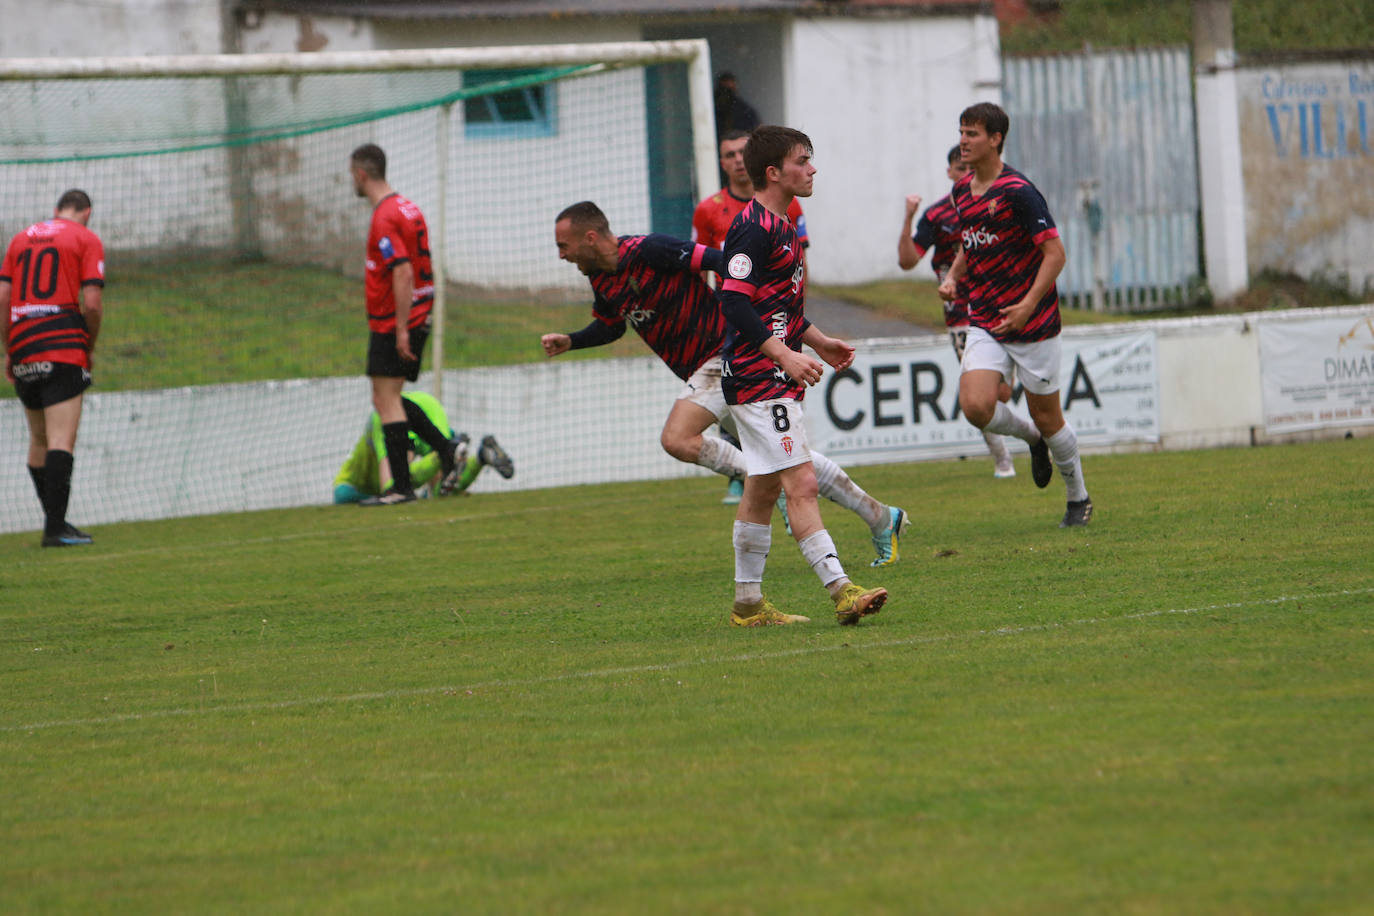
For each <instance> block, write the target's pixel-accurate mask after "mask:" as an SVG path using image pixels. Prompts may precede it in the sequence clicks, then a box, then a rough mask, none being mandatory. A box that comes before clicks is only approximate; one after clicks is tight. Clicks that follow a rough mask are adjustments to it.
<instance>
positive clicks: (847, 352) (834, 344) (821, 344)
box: [802, 324, 854, 372]
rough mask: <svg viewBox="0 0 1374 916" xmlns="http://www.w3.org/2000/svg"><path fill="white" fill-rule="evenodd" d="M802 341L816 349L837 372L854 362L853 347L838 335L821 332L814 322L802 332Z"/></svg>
mask: <svg viewBox="0 0 1374 916" xmlns="http://www.w3.org/2000/svg"><path fill="white" fill-rule="evenodd" d="M802 343H804V344H806V345H807V346H808V347H810V348H811V349H813V350H815V351H816V355H818V356H819V357H820V358H821V359H823V360H825V361H826V362H827V363H829V364H830V366H831V367H832V368H833V369H835V371H837V372H841V371H843V370H845V369H848V368H849V367H850V365H851V364H853V362H854V347H853V346H851V345H850V344H848V343H845V342H844V341H843V340H840V339H839V338H838V337H831V336H830V335H829V334H825V333H823V332H822V331H821V330H820V328H818V327H816V326H815V325H814V324H813V325H811V326H809V327H808V328H807V329H806V330H805V331H804V332H803V333H802Z"/></svg>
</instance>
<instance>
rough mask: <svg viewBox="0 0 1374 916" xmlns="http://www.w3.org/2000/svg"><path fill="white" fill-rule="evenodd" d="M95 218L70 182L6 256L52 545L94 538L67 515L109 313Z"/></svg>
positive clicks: (11, 358)
mask: <svg viewBox="0 0 1374 916" xmlns="http://www.w3.org/2000/svg"><path fill="white" fill-rule="evenodd" d="M90 219H91V199H90V197H89V196H88V195H87V194H86V192H84V191H78V190H75V189H73V190H70V191H67V192H66V193H65V194H63V195H62V197H61V198H59V199H58V201H57V208H56V210H55V212H54V215H53V218H52V219H50V220H44V221H43V222H41V223H34V224H33V225H32V226H30V227H28V228H27V229H25V230H24V231H23V232H20V233H19V234H18V235H16V236H15V237H14V238H13V240H11V241H10V244H9V248H8V249H7V250H6V251H5V260H4V263H3V265H0V312H2V313H3V314H4V319H3V320H4V331H5V342H6V348H5V376H6V377H7V378H9V379H10V381H12V382H13V383H14V390H15V393H16V394H17V395H18V396H19V400H20V402H21V403H22V404H23V405H24V416H25V419H27V420H28V424H29V452H28V467H29V476H30V477H32V478H33V485H34V489H35V490H36V491H37V492H38V499H39V502H41V503H42V504H43V515H44V522H43V540H42V544H43V546H44V547H74V546H77V545H80V544H89V543H91V536H90V535H88V534H86V533H85V532H84V531H81V530H80V529H78V528H75V527H73V526H72V525H70V524H68V523H67V503H68V501H69V499H70V496H71V484H72V464H73V458H72V451H73V449H74V448H75V447H76V431H77V428H78V427H79V426H80V425H81V404H82V399H83V394H84V392H85V391H86V389H87V388H89V387H90V385H91V353H92V352H93V351H94V350H95V340H96V337H97V336H98V335H99V334H100V321H101V317H102V315H103V302H102V298H101V294H102V291H103V288H104V286H105V248H104V246H103V245H102V244H101V242H100V237H99V236H97V235H96V234H95V233H94V232H92V231H91V230H90V229H88V228H86V226H87V223H89V222H90Z"/></svg>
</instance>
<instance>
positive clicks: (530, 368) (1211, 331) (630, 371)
mask: <svg viewBox="0 0 1374 916" xmlns="http://www.w3.org/2000/svg"><path fill="white" fill-rule="evenodd" d="M1333 318H1334V319H1338V321H1336V322H1335V323H1336V325H1338V326H1339V327H1340V328H1342V329H1347V328H1353V329H1354V330H1353V331H1351V332H1350V333H1349V334H1347V335H1345V336H1346V337H1347V338H1353V339H1354V343H1355V344H1356V345H1357V346H1358V348H1359V352H1360V353H1363V352H1366V351H1367V350H1369V349H1371V348H1374V336H1372V335H1374V305H1368V306H1357V307H1345V308H1340V309H1321V310H1306V311H1297V312H1282V313H1272V312H1271V313H1253V314H1245V315H1230V316H1224V317H1216V318H1204V319H1181V320H1169V321H1146V322H1132V323H1122V324H1113V325H1107V326H1103V325H1094V326H1080V327H1076V328H1070V329H1068V330H1066V331H1065V332H1064V336H1065V346H1066V350H1067V349H1068V348H1069V345H1070V343H1071V342H1073V341H1076V340H1080V339H1086V338H1091V337H1094V336H1101V335H1103V334H1104V333H1108V334H1112V335H1116V336H1128V337H1129V336H1131V335H1141V334H1145V335H1147V336H1150V337H1152V338H1153V339H1152V343H1151V347H1150V349H1149V351H1148V352H1149V353H1150V354H1151V356H1150V357H1149V358H1150V359H1151V360H1153V361H1155V362H1156V363H1157V365H1156V366H1155V367H1153V368H1154V378H1153V379H1141V380H1142V381H1145V382H1146V383H1147V385H1146V388H1144V389H1142V390H1149V389H1153V390H1155V391H1157V392H1158V398H1157V407H1152V408H1150V410H1149V411H1147V412H1153V411H1155V410H1157V415H1158V423H1157V425H1155V424H1152V425H1153V426H1154V429H1155V431H1152V432H1150V434H1149V436H1148V437H1147V438H1148V439H1149V440H1153V441H1142V437H1139V436H1135V435H1133V434H1132V433H1131V432H1130V431H1129V430H1125V431H1122V432H1118V433H1116V434H1110V431H1105V430H1104V431H1103V432H1107V433H1108V435H1107V436H1106V437H1105V438H1104V437H1102V436H1099V437H1098V438H1097V439H1096V441H1099V442H1104V441H1108V440H1111V439H1114V440H1115V442H1114V443H1109V444H1106V445H1099V446H1096V447H1095V448H1089V449H1088V451H1094V450H1095V451H1103V450H1113V451H1142V450H1144V451H1148V450H1158V449H1184V448H1212V447H1219V446H1242V445H1250V444H1254V443H1263V442H1271V441H1284V440H1290V439H1312V438H1320V437H1335V436H1341V435H1345V434H1346V433H1347V432H1349V433H1353V434H1355V435H1367V434H1370V433H1374V409H1366V410H1365V411H1364V416H1365V417H1366V419H1364V420H1362V421H1360V422H1350V423H1344V422H1330V423H1326V424H1324V425H1323V427H1322V428H1320V429H1312V430H1306V431H1302V432H1298V433H1291V434H1284V435H1271V434H1269V433H1267V432H1266V430H1265V428H1264V410H1263V407H1264V405H1263V403H1262V396H1261V387H1262V375H1263V373H1264V370H1265V369H1266V367H1265V366H1263V365H1262V364H1261V356H1260V355H1261V347H1260V344H1259V340H1258V338H1259V336H1260V335H1259V333H1258V328H1259V327H1260V325H1261V324H1264V323H1270V324H1274V323H1277V324H1280V325H1282V326H1283V327H1284V328H1285V329H1288V330H1291V329H1293V328H1295V327H1297V326H1300V325H1304V324H1316V325H1321V324H1330V323H1332V319H1333ZM1333 343H1334V345H1336V346H1338V347H1339V346H1340V343H1339V342H1333ZM857 344H858V346H859V349H860V352H861V353H862V354H864V355H865V357H868V356H870V355H871V354H873V353H874V352H875V351H882V352H884V353H885V354H887V355H886V356H885V357H884V358H885V359H888V360H889V361H891V362H893V363H894V364H899V363H906V362H909V359H908V358H907V356H906V354H907V353H908V352H910V351H921V352H929V351H931V350H932V349H933V350H934V351H936V352H938V354H939V355H940V357H941V358H943V357H945V356H946V355H947V354H948V353H949V349H950V348H949V345H948V341H947V340H946V339H945V338H944V337H943V335H938V336H936V335H932V336H929V337H922V338H904V339H884V340H879V341H859V342H857ZM1352 352H1353V351H1352ZM1359 365H1360V366H1363V367H1364V368H1363V369H1359V370H1358V371H1359V372H1360V373H1362V374H1360V375H1359V376H1358V377H1356V379H1355V381H1356V382H1358V383H1359V384H1361V385H1363V386H1364V387H1363V391H1364V392H1365V393H1364V394H1363V395H1362V397H1363V398H1364V403H1366V405H1370V404H1374V363H1371V362H1370V360H1369V359H1368V358H1367V357H1366V358H1365V359H1364V362H1362V363H1359ZM1150 368H1151V367H1149V366H1148V365H1143V364H1141V363H1140V362H1139V361H1138V360H1137V365H1136V369H1137V370H1139V369H1146V370H1148V369H1150ZM1270 368H1272V367H1270ZM1067 369H1068V367H1067V366H1066V372H1065V376H1064V377H1065V378H1066V379H1067V378H1068V377H1069V372H1068V371H1067ZM950 373H955V374H957V370H954V369H953V368H952V367H951V369H950ZM947 376H948V377H949V378H950V379H952V378H953V377H954V374H947ZM834 383H835V382H834V378H833V376H832V379H831V380H830V381H829V382H828V384H834ZM887 384H888V387H889V388H890V391H891V394H890V398H891V401H890V405H891V406H890V407H887V406H885V407H883V408H882V409H883V410H884V411H887V412H889V415H890V417H891V418H893V419H894V420H895V419H896V418H898V417H900V418H901V419H900V421H899V422H896V423H885V424H883V426H882V429H881V431H880V432H881V437H885V438H886V439H887V440H888V442H890V441H893V440H904V441H906V442H908V443H913V442H916V441H917V440H918V439H919V438H920V436H921V432H922V430H925V431H927V432H928V431H929V430H931V429H938V430H940V431H942V441H940V442H937V443H934V444H931V443H927V444H926V445H912V446H910V447H902V448H897V449H894V448H892V447H891V446H890V444H888V443H885V442H884V441H880V437H879V436H877V435H873V436H870V437H869V439H868V442H867V444H866V445H865V444H864V443H858V444H857V447H851V448H848V449H847V450H844V451H843V462H844V464H846V465H855V466H858V465H865V464H877V463H883V462H890V461H909V460H916V459H921V458H942V457H949V456H950V455H952V454H967V455H969V456H973V457H978V458H985V457H986V450H985V448H984V446H983V443H982V440H981V438H979V437H978V436H977V434H976V433H974V432H973V430H972V428H971V427H968V426H967V424H965V423H963V422H962V421H958V420H954V419H953V418H952V417H951V416H946V417H944V418H942V419H940V420H938V421H937V419H936V418H934V417H932V416H931V415H930V414H931V411H929V410H927V411H926V412H925V414H923V415H920V416H912V414H911V412H910V410H904V409H902V404H901V395H900V394H899V392H900V390H901V388H902V387H903V386H902V384H901V383H900V382H899V381H897V376H896V375H893V376H890V377H889V379H888V383H887ZM417 387H419V388H422V389H424V390H431V391H432V390H433V384H432V379H431V378H430V377H429V376H428V375H425V376H422V377H421V379H420V383H419V385H418V386H417ZM844 387H845V389H846V390H847V391H848V390H852V389H853V388H854V387H855V386H854V385H853V384H849V383H846V384H844ZM1063 388H1064V390H1065V391H1066V392H1069V391H1071V389H1070V387H1069V384H1067V383H1066V384H1064V385H1063ZM680 389H681V382H679V381H678V380H677V378H676V377H674V376H673V374H672V373H670V372H669V371H668V370H667V369H666V368H665V367H664V366H663V364H662V363H661V362H660V361H659V360H658V359H657V358H656V357H651V356H646V357H643V358H636V359H613V360H576V361H560V360H555V361H551V362H544V363H538V364H531V365H521V366H505V367H500V368H491V369H473V370H462V371H454V370H450V371H448V372H446V373H445V375H444V384H443V392H444V395H443V402H444V406H445V408H446V409H447V412H448V415H449V417H450V420H451V421H452V423H453V426H454V428H455V429H457V430H462V431H466V432H468V433H469V434H470V435H471V436H472V438H473V439H474V441H475V440H477V439H478V438H480V437H481V436H482V435H485V434H487V433H491V434H494V435H495V436H496V437H497V438H498V439H499V440H500V441H501V443H502V445H504V446H505V447H506V449H507V450H508V451H509V452H510V454H511V455H512V456H513V458H514V461H515V466H516V474H515V477H514V478H513V479H511V480H502V479H501V478H500V477H498V476H496V475H494V474H483V475H482V477H481V478H479V479H478V481H477V483H476V484H475V485H474V487H473V488H472V492H473V493H474V494H480V493H484V492H500V491H506V490H514V489H539V488H546V487H558V486H570V485H577V484H584V483H607V482H614V481H624V480H657V479H673V478H680V477H684V476H700V475H705V474H707V473H708V472H706V471H705V470H703V469H701V468H698V467H695V466H689V465H685V464H682V463H680V462H677V461H674V460H673V459H672V458H669V457H668V456H667V455H666V454H664V453H663V451H662V449H661V448H660V447H659V444H658V430H659V429H660V427H661V426H662V424H663V420H664V418H665V417H666V416H667V414H668V410H669V408H670V407H671V405H672V402H673V399H674V398H675V397H676V396H677V394H678V392H679V390H680ZM626 391H628V392H633V396H620V395H619V394H618V392H626ZM950 391H952V389H950ZM812 392H813V394H812V396H811V397H809V398H808V399H807V401H806V404H807V419H808V426H809V427H810V428H811V432H812V438H813V441H819V437H820V436H823V435H826V434H827V433H826V428H825V423H826V421H825V418H824V404H825V402H826V400H827V393H826V392H825V391H824V386H822V387H821V388H820V389H812ZM948 393H949V392H948V391H947V394H948ZM369 400H370V399H369V395H368V388H367V380H366V379H364V378H361V377H354V378H332V379H298V380H293V381H288V382H264V383H256V384H243V385H213V386H203V387H196V388H178V389H168V390H162V391H146V392H113V393H109V394H102V393H93V394H89V395H87V399H86V405H85V412H84V415H83V417H82V424H81V441H80V443H79V444H78V446H77V450H76V471H75V477H74V481H73V487H72V506H71V517H72V519H73V521H74V522H75V523H76V524H79V525H82V526H85V525H99V524H106V523H110V522H115V521H128V520H140V519H155V518H167V517H174V516H183V515H201V514H208V513H216V512H235V511H247V510H252V509H266V508H273V507H281V506H304V505H315V504H325V503H328V502H329V501H330V498H331V492H332V484H331V482H332V481H333V479H334V475H335V473H336V472H337V470H338V468H339V465H340V464H342V462H343V460H344V458H345V457H346V456H347V455H348V453H349V451H350V450H351V448H352V446H353V443H354V442H356V441H357V437H358V436H359V435H360V434H361V432H362V429H363V424H364V422H365V420H366V418H367V414H368V412H369V409H370V407H369ZM872 407H873V412H874V413H876V412H877V410H878V408H879V405H878V403H877V401H874V402H872ZM908 407H909V405H908ZM1016 409H1019V410H1022V411H1024V407H1023V406H1021V407H1018V408H1016ZM1077 410H1078V405H1077V404H1075V405H1072V406H1071V408H1070V409H1069V415H1070V416H1077V415H1078V414H1077V413H1076V411H1077ZM946 413H950V411H946ZM1089 416H1091V414H1089ZM913 426H920V427H922V430H916V429H912V428H911V427H913ZM1156 431H1157V434H1156ZM956 438H957V439H958V440H959V441H960V442H963V443H965V444H966V446H967V449H966V450H964V451H961V450H960V449H957V448H955V449H951V448H950V447H949V445H950V443H952V442H954V441H955V439H956ZM1089 438H1090V439H1091V436H1090V437H1089ZM25 441H27V433H26V431H25V425H24V414H23V411H22V410H21V409H20V406H19V402H18V401H17V400H15V399H13V398H9V399H5V400H2V401H0V442H7V443H22V442H25ZM282 443H289V444H291V445H292V447H291V448H288V449H287V450H286V451H282V450H281V449H280V445H281V444H282ZM307 443H308V445H309V447H308V448H307V447H305V444H307ZM851 445H853V443H851ZM16 448H17V446H16ZM1018 448H1019V444H1018ZM11 454H12V457H14V456H17V455H18V452H17V451H15V452H12V453H11ZM836 454H840V452H836ZM1089 473H1090V474H1091V471H1090V472H1089ZM0 493H5V494H7V497H6V498H5V499H4V500H0V532H7V531H24V530H31V529H36V528H38V527H40V526H41V522H42V517H41V513H40V511H39V508H38V503H37V500H36V499H35V498H34V497H33V495H32V494H33V488H32V485H31V483H30V482H29V479H28V475H27V473H26V471H25V470H24V466H23V462H22V461H20V460H18V459H17V457H15V458H14V460H6V461H3V462H0Z"/></svg>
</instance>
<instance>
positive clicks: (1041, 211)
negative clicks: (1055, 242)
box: [950, 166, 1059, 343]
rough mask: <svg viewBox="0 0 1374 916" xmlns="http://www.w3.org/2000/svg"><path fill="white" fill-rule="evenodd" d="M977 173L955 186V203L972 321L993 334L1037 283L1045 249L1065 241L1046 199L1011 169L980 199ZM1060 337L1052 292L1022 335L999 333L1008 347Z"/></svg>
mask: <svg viewBox="0 0 1374 916" xmlns="http://www.w3.org/2000/svg"><path fill="white" fill-rule="evenodd" d="M973 178H974V173H973V172H969V173H968V174H967V175H965V176H964V177H963V178H960V179H959V180H958V181H957V182H955V184H954V190H953V191H951V192H950V199H951V200H952V201H953V203H954V209H955V210H956V211H957V212H958V214H959V239H960V242H961V243H962V244H963V246H964V259H965V260H966V261H967V262H968V272H967V273H966V274H965V276H966V277H967V278H968V310H969V321H970V323H972V324H973V325H974V326H976V327H980V328H983V329H984V330H986V331H988V332H989V333H991V332H992V328H993V326H994V325H996V324H998V323H999V321H1000V320H1001V316H1000V314H999V312H1000V310H1001V309H1004V308H1006V307H1007V306H1011V305H1015V304H1016V303H1018V302H1020V301H1021V299H1022V297H1024V296H1025V295H1026V293H1027V292H1028V291H1029V290H1030V288H1031V286H1032V285H1033V284H1034V283H1035V274H1036V271H1038V270H1039V269H1040V263H1041V261H1043V260H1044V256H1043V255H1042V254H1041V253H1040V248H1039V245H1040V244H1041V243H1042V242H1044V241H1045V240H1046V239H1053V238H1058V237H1059V230H1058V229H1057V228H1055V225H1054V218H1053V217H1052V216H1050V208H1049V207H1048V206H1046V204H1045V198H1044V197H1042V196H1040V192H1039V191H1038V190H1036V187H1035V185H1033V184H1031V183H1030V179H1028V178H1026V176H1025V175H1022V174H1021V173H1020V172H1018V171H1016V169H1014V168H1012V167H1011V166H1003V167H1002V174H1001V175H998V176H997V179H996V180H995V181H993V183H992V185H991V186H990V187H988V189H987V190H986V191H984V192H983V194H982V195H981V196H979V197H975V196H974V195H973ZM1058 333H1059V293H1058V291H1057V290H1056V289H1055V288H1054V287H1053V286H1051V287H1050V291H1049V292H1047V293H1045V297H1044V298H1043V299H1041V300H1040V302H1039V303H1038V304H1037V305H1036V307H1035V311H1034V312H1032V313H1031V317H1030V320H1029V321H1027V322H1026V326H1025V327H1024V328H1022V329H1021V330H1020V331H1016V332H1013V333H1010V334H998V335H993V336H995V337H996V338H997V339H998V340H1001V341H1004V342H1007V343H1028V342H1031V341H1036V340H1048V339H1049V338H1051V337H1053V336H1055V335H1056V334H1058Z"/></svg>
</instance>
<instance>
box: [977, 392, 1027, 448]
mask: <svg viewBox="0 0 1374 916" xmlns="http://www.w3.org/2000/svg"><path fill="white" fill-rule="evenodd" d="M983 431H984V432H989V433H998V434H1000V435H1003V436H1015V437H1016V438H1018V439H1021V440H1023V441H1025V442H1029V443H1032V444H1034V443H1036V442H1039V441H1040V430H1038V429H1036V428H1035V424H1034V423H1032V422H1031V421H1030V420H1028V419H1026V418H1025V417H1023V416H1021V415H1020V414H1018V413H1016V412H1015V411H1013V410H1012V409H1011V408H1010V407H1008V406H1007V405H1006V404H1004V403H1002V402H1001V401H998V402H997V407H996V408H994V409H993V411H992V419H991V420H989V421H988V425H987V426H984V427H983Z"/></svg>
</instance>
